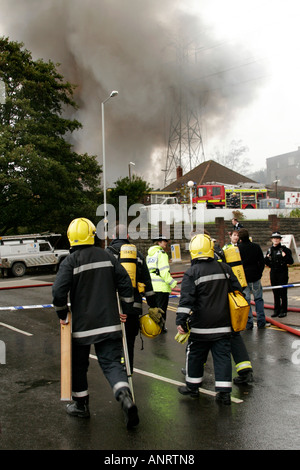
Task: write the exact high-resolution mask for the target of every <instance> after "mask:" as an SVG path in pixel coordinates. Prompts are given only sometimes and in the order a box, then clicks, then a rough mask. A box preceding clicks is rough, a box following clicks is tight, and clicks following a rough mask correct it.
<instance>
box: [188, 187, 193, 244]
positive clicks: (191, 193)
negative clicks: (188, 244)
mask: <svg viewBox="0 0 300 470" xmlns="http://www.w3.org/2000/svg"><path fill="white" fill-rule="evenodd" d="M187 185H188V187H189V188H190V205H191V209H190V210H191V237H192V233H193V228H194V227H193V187H194V181H188V184H187Z"/></svg>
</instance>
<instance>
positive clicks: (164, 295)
mask: <svg viewBox="0 0 300 470" xmlns="http://www.w3.org/2000/svg"><path fill="white" fill-rule="evenodd" d="M152 241H153V242H154V245H153V246H151V247H150V248H149V250H148V256H147V258H146V261H147V266H148V269H149V272H150V276H151V280H152V285H153V289H154V291H155V295H156V299H157V305H158V307H159V308H161V309H162V311H163V312H164V313H163V319H164V326H163V328H162V332H163V333H166V332H167V328H166V326H165V324H166V320H167V309H168V303H169V296H170V293H171V290H172V289H174V287H176V285H177V281H176V279H173V278H172V276H171V273H170V264H169V257H168V254H167V252H166V249H167V246H168V241H169V240H168V239H167V238H166V237H165V236H163V235H160V236H158V237H156V238H154V239H153V240H152Z"/></svg>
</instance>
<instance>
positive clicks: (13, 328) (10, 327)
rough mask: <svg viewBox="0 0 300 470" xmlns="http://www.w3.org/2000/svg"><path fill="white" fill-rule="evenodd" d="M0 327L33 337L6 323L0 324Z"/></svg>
mask: <svg viewBox="0 0 300 470" xmlns="http://www.w3.org/2000/svg"><path fill="white" fill-rule="evenodd" d="M0 326H4V327H5V328H9V329H10V330H13V331H16V332H17V333H22V335H25V336H33V335H32V333H28V332H27V331H23V330H19V329H18V328H15V327H14V326H11V325H7V324H6V323H2V322H0Z"/></svg>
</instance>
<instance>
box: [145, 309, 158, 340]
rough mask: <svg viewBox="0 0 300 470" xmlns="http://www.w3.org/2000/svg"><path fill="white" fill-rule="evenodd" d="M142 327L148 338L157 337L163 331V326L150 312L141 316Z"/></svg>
mask: <svg viewBox="0 0 300 470" xmlns="http://www.w3.org/2000/svg"><path fill="white" fill-rule="evenodd" d="M140 329H141V333H142V334H143V335H144V336H147V338H155V337H156V336H158V335H159V334H160V333H161V327H160V326H159V325H158V324H157V323H155V321H154V320H152V318H150V316H149V314H148V313H147V314H146V315H142V316H141V317H140Z"/></svg>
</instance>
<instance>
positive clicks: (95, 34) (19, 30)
mask: <svg viewBox="0 0 300 470" xmlns="http://www.w3.org/2000/svg"><path fill="white" fill-rule="evenodd" d="M206 1H207V0H205V1H203V0H202V1H201V0H199V2H198V4H199V5H200V6H201V5H202V4H203V8H205V4H206ZM189 3H190V2H189V0H186V1H179V0H178V1H175V0H163V1H162V0H85V1H84V2H83V1H82V0H26V1H24V0H14V1H13V2H12V1H11V0H2V1H1V13H2V15H1V17H2V20H1V21H2V28H1V31H0V34H3V35H5V36H8V37H9V38H10V40H12V41H15V40H17V41H21V42H23V43H24V45H25V47H26V48H27V49H29V50H30V51H31V52H32V54H33V57H34V59H37V58H43V59H44V60H46V61H47V60H49V59H50V60H52V61H53V62H59V63H60V64H61V65H60V68H59V70H60V72H61V73H62V75H63V76H64V78H65V80H68V81H70V82H71V83H74V84H77V85H78V88H77V90H76V100H77V102H78V103H79V105H80V109H79V111H78V112H77V113H76V115H74V117H76V118H77V119H78V120H79V121H80V122H81V123H82V124H83V130H82V131H80V132H78V134H77V135H76V136H75V141H74V144H75V149H76V151H78V152H82V153H84V152H87V153H89V154H93V155H97V156H98V158H99V162H100V163H102V144H101V142H102V136H101V101H103V100H104V99H106V97H107V96H109V94H110V92H111V91H112V90H118V91H119V95H118V96H117V97H115V98H112V99H111V100H110V101H109V103H107V104H106V105H105V124H106V140H105V142H106V158H107V179H108V183H109V184H112V183H113V182H114V181H116V180H117V179H118V178H119V177H124V176H127V175H128V164H129V162H130V161H133V162H135V164H136V166H135V167H133V168H132V171H133V172H136V173H137V174H138V175H140V176H142V177H143V178H145V179H146V180H147V181H149V183H150V184H151V185H152V186H153V187H154V188H157V187H159V186H162V184H163V173H162V171H161V170H162V169H163V168H164V167H165V163H166V155H167V144H168V137H169V126H170V119H171V116H172V113H173V107H174V105H175V104H176V100H177V99H178V96H179V90H180V88H183V89H185V90H186V91H187V92H188V94H189V99H190V100H191V102H192V103H193V106H195V107H197V108H198V110H199V111H200V110H202V111H201V114H202V119H204V120H205V126H206V127H207V128H215V129H216V132H218V133H220V134H221V133H222V132H226V126H227V124H226V123H229V122H230V119H233V118H234V116H235V113H236V112H237V111H238V110H239V108H240V107H243V106H245V105H247V104H248V103H249V102H250V101H251V100H252V99H253V97H254V94H255V88H254V85H253V84H252V85H249V87H248V88H247V90H246V93H245V89H242V93H243V96H241V95H240V92H238V91H237V90H235V89H234V86H233V85H234V80H237V75H240V74H241V73H245V71H244V70H242V71H239V70H238V69H237V70H236V71H235V72H234V76H233V74H230V73H229V74H228V73H226V72H225V73H224V74H219V73H218V71H219V70H226V69H227V68H228V67H229V66H231V65H232V64H234V63H238V54H241V47H240V46H239V47H238V46H235V47H232V46H229V45H225V46H224V47H221V48H215V47H211V46H212V45H213V44H214V43H215V41H214V38H213V37H211V33H210V30H209V28H208V26H207V25H205V24H204V23H203V21H202V19H201V14H199V16H195V14H194V13H193V10H190V11H189V8H188V7H189ZM191 3H194V2H191ZM179 64H180V65H181V66H182V67H181V68H180V67H179ZM180 84H181V86H180ZM228 84H229V85H230V86H229V87H227V85H228ZM245 96H246V99H245ZM203 110H204V111H203ZM204 146H205V141H204Z"/></svg>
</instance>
